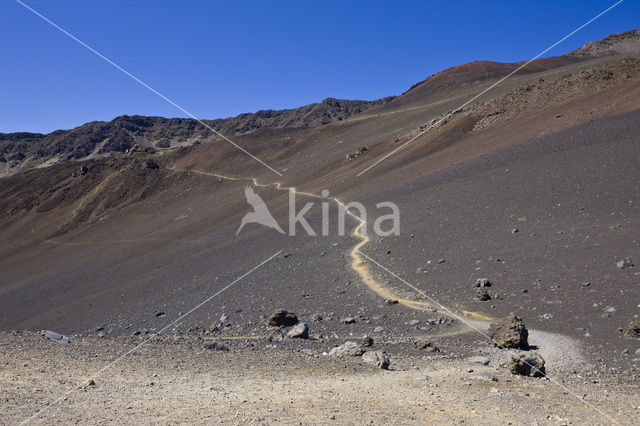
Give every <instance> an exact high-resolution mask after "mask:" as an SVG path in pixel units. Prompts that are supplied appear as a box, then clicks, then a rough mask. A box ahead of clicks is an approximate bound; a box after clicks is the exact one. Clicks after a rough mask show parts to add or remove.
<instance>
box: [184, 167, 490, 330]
mask: <svg viewBox="0 0 640 426" xmlns="http://www.w3.org/2000/svg"><path fill="white" fill-rule="evenodd" d="M172 170H173V171H175V172H184V173H195V174H200V175H205V176H211V177H215V178H218V179H226V180H232V181H251V182H252V183H253V185H254V186H256V187H262V188H264V187H270V186H273V187H274V188H275V189H278V190H282V191H293V192H294V193H295V194H296V195H303V196H306V197H311V198H317V199H321V200H330V201H332V202H334V203H336V204H338V205H339V206H340V207H342V208H343V209H344V211H345V212H346V213H347V214H348V215H349V216H351V217H352V218H353V219H355V220H356V222H357V223H358V224H357V226H356V227H355V228H354V230H353V233H352V234H351V235H352V236H354V237H355V238H357V239H358V240H359V241H358V243H357V244H356V245H355V246H353V247H352V248H351V250H350V251H349V257H350V259H351V264H350V266H351V269H353V270H354V272H355V273H356V274H357V275H358V276H359V277H360V279H361V281H362V282H363V283H364V284H365V285H366V286H367V287H368V288H369V289H370V290H371V291H373V292H375V293H376V294H377V295H378V296H380V297H381V298H383V299H390V300H396V301H397V302H398V303H400V304H402V305H404V306H407V307H409V308H411V309H416V310H420V311H428V312H438V313H441V314H443V315H446V316H448V317H451V318H456V319H459V320H460V321H461V322H462V323H463V324H464V325H465V327H463V328H462V329H461V330H460V332H461V333H465V332H468V331H470V330H471V329H475V330H476V331H479V329H485V328H486V327H487V325H486V321H490V320H492V319H493V318H491V317H488V316H486V315H484V314H481V313H479V312H473V311H462V312H461V315H462V316H464V317H466V318H462V317H461V315H458V314H456V313H455V312H454V311H453V310H452V309H449V308H447V307H446V306H444V305H442V304H441V303H439V302H437V301H435V300H433V299H431V298H430V297H429V296H428V295H427V294H426V293H424V292H423V291H422V290H420V289H418V288H415V287H413V286H411V285H409V286H410V287H412V288H413V289H414V290H417V291H418V292H420V293H421V294H422V295H423V296H424V297H426V298H428V299H429V300H430V302H424V301H419V300H413V299H407V298H403V297H399V296H398V295H397V294H395V293H394V292H393V291H392V290H391V289H389V288H388V287H386V286H385V285H384V284H382V283H381V282H380V281H378V280H376V278H375V277H374V276H373V274H372V273H371V270H370V269H369V266H368V265H369V262H368V261H367V260H366V259H364V258H363V254H362V253H361V251H360V249H361V248H362V247H364V246H365V245H366V244H367V243H369V242H370V241H371V238H370V237H369V236H368V235H367V234H366V233H365V232H363V229H366V228H367V221H366V220H364V219H362V218H361V217H360V216H358V215H357V214H356V213H354V212H353V211H351V210H349V209H348V208H347V205H346V204H345V203H344V202H342V201H341V200H340V199H338V198H337V197H324V196H322V195H318V194H314V193H311V192H305V191H298V190H297V189H296V188H295V187H290V186H283V185H282V184H281V183H280V182H273V183H267V184H262V183H260V182H258V180H257V179H256V178H245V177H233V176H226V175H221V174H219V173H211V172H205V171H202V170H197V169H181V170H177V169H172ZM364 257H368V256H366V255H364ZM380 266H382V265H380ZM397 278H399V277H397ZM402 281H403V280H402ZM405 283H406V282H405ZM407 284H408V283H407ZM434 305H435V306H434Z"/></svg>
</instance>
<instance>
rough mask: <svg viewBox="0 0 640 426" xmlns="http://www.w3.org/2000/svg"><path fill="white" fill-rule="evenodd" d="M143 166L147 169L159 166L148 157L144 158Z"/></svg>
mask: <svg viewBox="0 0 640 426" xmlns="http://www.w3.org/2000/svg"><path fill="white" fill-rule="evenodd" d="M144 167H145V168H147V169H157V168H159V167H160V166H158V163H156V162H155V161H153V160H151V159H148V160H145V162H144Z"/></svg>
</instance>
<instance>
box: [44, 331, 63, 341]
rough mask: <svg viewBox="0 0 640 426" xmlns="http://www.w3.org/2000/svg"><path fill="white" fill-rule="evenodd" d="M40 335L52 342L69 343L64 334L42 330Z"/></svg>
mask: <svg viewBox="0 0 640 426" xmlns="http://www.w3.org/2000/svg"><path fill="white" fill-rule="evenodd" d="M40 334H41V335H42V336H44V337H46V338H47V339H49V340H53V341H54V342H58V343H69V338H68V337H67V336H65V335H64V334H60V333H56V332H55V331H51V330H42V331H41V332H40Z"/></svg>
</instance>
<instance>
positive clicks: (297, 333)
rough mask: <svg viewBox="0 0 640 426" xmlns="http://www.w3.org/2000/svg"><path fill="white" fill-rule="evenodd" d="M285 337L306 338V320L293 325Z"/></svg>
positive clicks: (307, 329) (307, 332) (307, 328)
mask: <svg viewBox="0 0 640 426" xmlns="http://www.w3.org/2000/svg"><path fill="white" fill-rule="evenodd" d="M287 337H290V338H292V339H296V338H298V339H308V338H309V326H308V325H307V323H306V322H301V323H300V324H298V325H296V326H295V327H293V328H292V329H291V330H289V332H288V333H287Z"/></svg>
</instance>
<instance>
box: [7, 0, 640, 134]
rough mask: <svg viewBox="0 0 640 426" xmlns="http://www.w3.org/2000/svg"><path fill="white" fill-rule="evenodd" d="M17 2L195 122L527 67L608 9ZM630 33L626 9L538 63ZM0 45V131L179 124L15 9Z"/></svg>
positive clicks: (511, 4) (587, 4)
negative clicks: (137, 119)
mask: <svg viewBox="0 0 640 426" xmlns="http://www.w3.org/2000/svg"><path fill="white" fill-rule="evenodd" d="M23 1H24V2H25V3H26V4H28V5H29V6H31V7H32V8H34V9H36V10H37V11H39V12H40V13H42V14H43V15H44V16H46V17H48V18H49V19H50V20H52V21H53V22H55V23H56V24H58V25H59V26H61V27H63V28H64V29H66V30H67V31H69V32H70V33H72V34H74V35H75V36H77V37H78V38H79V39H81V40H82V41H84V42H85V43H87V44H89V45H90V46H92V47H93V48H95V49H96V50H98V51H100V52H101V53H103V54H104V55H105V56H107V57H108V58H110V59H112V60H113V61H114V62H116V63H117V64H119V65H121V66H122V67H123V68H125V69H126V70H128V71H129V72H130V73H132V74H133V75H135V76H137V77H139V78H140V79H141V80H143V81H145V82H146V83H148V84H149V85H150V86H152V87H153V88H155V89H156V90H158V91H159V92H161V93H163V94H164V95H166V96H167V97H168V98H170V99H172V100H173V101H175V102H176V103H177V104H179V105H180V106H182V107H183V108H185V109H186V110H188V111H190V112H191V113H193V114H194V115H196V116H198V117H199V118H219V117H228V116H232V115H237V114H239V113H243V112H252V111H256V110H259V109H267V108H273V109H281V108H292V107H296V106H300V105H305V104H308V103H312V102H319V101H321V100H322V99H324V98H326V97H330V96H331V97H336V98H345V99H375V98H379V97H383V96H387V95H394V94H395V95H397V94H400V93H402V92H403V91H405V90H406V89H408V88H409V87H410V86H411V85H412V84H413V83H416V82H418V81H420V80H422V79H424V78H425V77H427V76H429V75H431V74H433V73H435V72H438V71H440V70H442V69H444V68H448V67H451V66H454V65H459V64H461V63H465V62H470V61H474V60H480V59H483V60H493V61H501V62H514V61H519V60H527V59H530V58H531V57H533V56H535V55H536V54H538V53H539V52H540V51H542V50H543V49H545V48H547V47H548V46H550V45H551V44H553V43H554V42H556V41H557V40H559V39H560V38H561V37H563V36H565V35H566V34H568V33H569V32H571V31H572V30H574V29H575V28H577V27H579V26H580V25H582V24H583V23H584V22H586V21H587V20H589V19H590V18H592V17H593V16H595V15H597V14H598V13H599V12H601V11H602V10H604V9H606V8H607V7H608V6H610V5H612V4H613V3H614V1H588V0H583V1H557V0H555V1H514V0H509V1H493V2H486V1H462V0H460V1H438V2H431V1H389V2H379V1H371V0H370V1H349V2H345V1H335V2H334V1H300V0H298V1H280V2H258V1H255V2H249V1H233V2H222V1H220V2H217V1H216V2H214V1H177V0H176V1H108V2H93V1H86V0H74V1H55V2H54V1H43V0H23ZM638 27H640V5H639V4H638V2H637V1H635V0H626V1H624V2H623V3H622V4H620V5H619V6H618V7H616V8H615V9H613V10H612V11H611V12H609V13H608V14H606V15H604V16H603V17H601V18H600V19H598V20H597V21H595V22H594V23H592V24H591V25H590V26H588V27H587V28H585V29H584V30H582V31H580V32H579V33H577V34H576V35H574V36H573V37H572V38H570V39H569V40H567V41H566V42H564V43H563V44H561V45H560V46H558V47H557V48H555V49H553V50H552V51H550V52H548V53H547V54H546V55H545V56H554V55H559V54H562V53H564V52H566V51H569V50H572V49H575V48H578V47H580V46H582V45H583V44H584V43H586V42H587V41H590V40H595V39H600V38H602V37H604V36H606V35H608V34H610V33H613V32H621V31H626V30H629V29H634V28H638ZM0 40H1V41H0V43H1V46H2V62H1V65H0V95H1V99H2V101H1V102H0V132H15V131H32V132H50V131H53V130H55V129H67V128H72V127H75V126H78V125H81V124H82V123H85V122H87V121H93V120H111V119H113V118H114V117H116V116H118V115H122V114H129V115H133V114H141V115H160V116H165V117H184V116H185V114H184V113H182V112H181V111H179V110H177V109H176V108H175V107H173V106H171V105H170V104H168V103H167V102H165V101H164V100H162V99H160V98H159V97H157V96H156V95H154V94H153V93H151V92H149V91H148V90H147V89H145V88H143V87H142V86H140V85H139V84H138V83H136V82H135V81H133V80H131V79H130V78H129V77H127V76H125V75H124V74H122V73H121V72H120V71H118V70H117V69H115V68H113V67H112V66H111V65H109V64H107V63H106V62H104V61H103V60H102V59H100V58H98V57H97V56H95V55H94V54H93V53H91V52H90V51H88V50H87V49H85V48H84V47H82V46H80V45H78V44H77V43H76V42H74V41H73V40H71V39H70V38H68V37H67V36H65V35H64V34H62V33H61V32H59V31H58V30H56V29H55V28H53V27H52V26H51V25H49V24H48V23H46V22H44V21H43V20H42V19H40V18H39V17H37V16H36V15H34V14H33V13H31V12H30V11H28V10H27V9H25V8H24V7H23V6H21V5H20V4H19V3H17V2H15V1H13V0H3V1H2V2H0Z"/></svg>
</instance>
